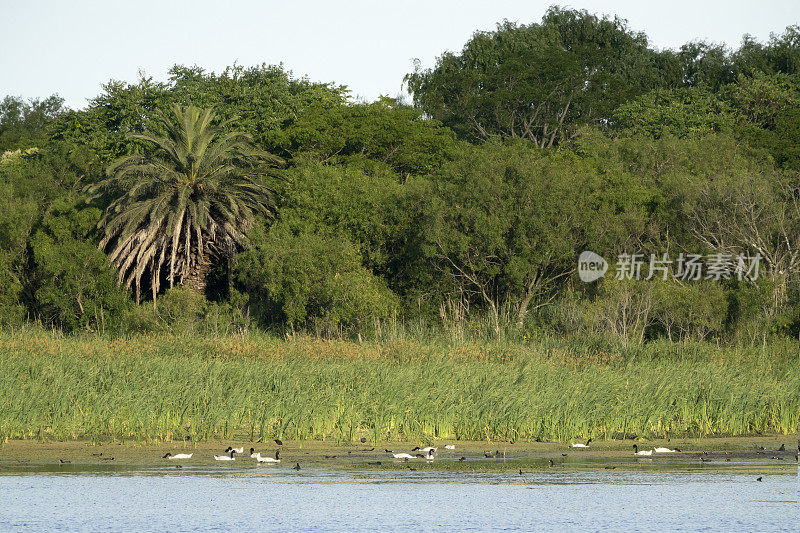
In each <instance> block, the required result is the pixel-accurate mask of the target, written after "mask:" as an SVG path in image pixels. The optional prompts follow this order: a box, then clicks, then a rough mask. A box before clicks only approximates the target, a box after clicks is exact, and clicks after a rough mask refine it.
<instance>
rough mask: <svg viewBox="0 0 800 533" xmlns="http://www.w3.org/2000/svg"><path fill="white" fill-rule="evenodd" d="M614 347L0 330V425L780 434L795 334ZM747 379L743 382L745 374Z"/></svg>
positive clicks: (60, 429) (786, 418) (81, 432)
mask: <svg viewBox="0 0 800 533" xmlns="http://www.w3.org/2000/svg"><path fill="white" fill-rule="evenodd" d="M786 344H787V345H786V346H782V347H781V348H782V349H780V350H776V351H774V352H762V349H761V348H760V347H759V348H756V349H752V350H741V349H740V350H733V351H725V352H721V351H719V350H717V349H715V348H711V347H709V346H707V345H691V344H690V345H687V346H685V347H682V348H681V349H679V350H672V349H670V347H669V346H666V347H665V346H653V347H650V348H639V349H634V350H628V351H623V355H622V356H619V355H618V354H614V353H613V352H606V351H604V350H602V349H598V348H594V347H587V346H581V345H580V344H579V343H575V342H572V343H569V342H564V341H561V340H557V339H542V340H540V341H538V342H537V343H535V344H534V345H532V346H530V347H521V346H519V345H502V344H498V343H489V344H463V345H459V346H453V345H447V344H441V343H438V342H426V343H424V344H419V343H416V342H413V341H409V340H404V339H403V338H402V337H400V338H396V339H395V340H392V341H388V342H383V343H364V344H362V345H357V344H355V343H349V342H342V341H324V340H319V339H316V340H312V339H309V338H302V337H301V338H298V339H295V340H294V341H290V342H286V341H283V340H281V339H277V338H274V337H265V336H260V335H256V336H241V335H236V336H233V337H218V338H213V339H212V338H202V337H186V336H178V337H175V336H139V337H136V338H134V339H116V340H108V339H101V338H96V337H90V338H79V337H72V338H63V337H62V338H54V337H52V336H50V335H48V334H42V333H41V332H39V333H36V332H27V333H24V334H21V335H20V334H14V335H9V334H3V335H0V352H1V353H2V354H3V368H4V371H3V373H2V374H0V387H2V389H3V391H4V394H2V395H0V440H2V439H3V438H40V439H45V438H56V439H69V438H90V439H94V440H103V441H107V440H108V439H118V440H138V441H147V440H154V439H158V440H178V441H184V439H186V437H187V436H188V437H191V439H192V440H193V441H198V440H202V439H211V438H219V439H223V438H224V439H232V438H238V439H248V440H251V441H255V440H256V439H260V440H261V441H262V442H266V441H267V440H268V439H272V438H275V437H279V438H282V439H298V440H303V439H330V440H334V441H340V442H354V441H356V439H357V437H358V436H362V435H365V436H367V437H368V438H369V440H370V442H371V443H373V444H377V443H380V442H381V441H382V440H416V441H420V440H429V439H434V438H439V439H452V438H458V439H471V440H483V439H489V440H522V439H524V440H530V441H533V440H535V439H542V440H545V441H551V440H555V441H568V440H569V439H575V438H587V437H593V438H594V439H595V440H597V439H603V438H605V439H611V438H623V436H628V438H630V437H632V436H638V437H641V438H656V437H657V438H665V437H673V438H675V437H678V436H687V437H703V436H710V435H743V434H754V433H756V432H776V433H783V434H791V433H792V432H793V430H794V428H795V427H796V426H797V424H798V422H800V420H798V417H799V416H800V396H799V394H800V375H799V374H798V373H797V372H796V359H793V358H786V357H785V356H784V355H783V354H785V353H787V352H795V353H796V351H797V348H798V345H797V342H796V341H789V342H788V343H786ZM754 380H757V382H758V386H757V387H754V386H753V384H754Z"/></svg>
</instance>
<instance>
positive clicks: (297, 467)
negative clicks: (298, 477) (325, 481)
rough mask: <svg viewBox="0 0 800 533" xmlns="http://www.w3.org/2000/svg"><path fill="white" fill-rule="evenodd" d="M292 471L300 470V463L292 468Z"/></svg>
mask: <svg viewBox="0 0 800 533" xmlns="http://www.w3.org/2000/svg"><path fill="white" fill-rule="evenodd" d="M292 470H300V463H297V464H296V465H294V466H293V467H292Z"/></svg>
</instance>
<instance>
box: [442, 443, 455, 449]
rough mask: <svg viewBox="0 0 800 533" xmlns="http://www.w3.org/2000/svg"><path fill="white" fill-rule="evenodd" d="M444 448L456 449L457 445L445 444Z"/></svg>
mask: <svg viewBox="0 0 800 533" xmlns="http://www.w3.org/2000/svg"><path fill="white" fill-rule="evenodd" d="M444 449H445V450H455V449H456V446H455V444H445V445H444Z"/></svg>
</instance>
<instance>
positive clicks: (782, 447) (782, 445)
mask: <svg viewBox="0 0 800 533" xmlns="http://www.w3.org/2000/svg"><path fill="white" fill-rule="evenodd" d="M778 451H779V452H785V451H786V445H785V444H781V447H780V448H778Z"/></svg>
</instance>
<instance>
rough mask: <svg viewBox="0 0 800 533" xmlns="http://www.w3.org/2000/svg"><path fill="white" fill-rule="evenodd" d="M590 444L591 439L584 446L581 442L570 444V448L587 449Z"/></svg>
mask: <svg viewBox="0 0 800 533" xmlns="http://www.w3.org/2000/svg"><path fill="white" fill-rule="evenodd" d="M590 442H592V439H589V440H587V441H586V444H583V443H582V442H577V443H576V442H573V443H572V444H570V446H571V447H572V448H588V447H589V443H590Z"/></svg>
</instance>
